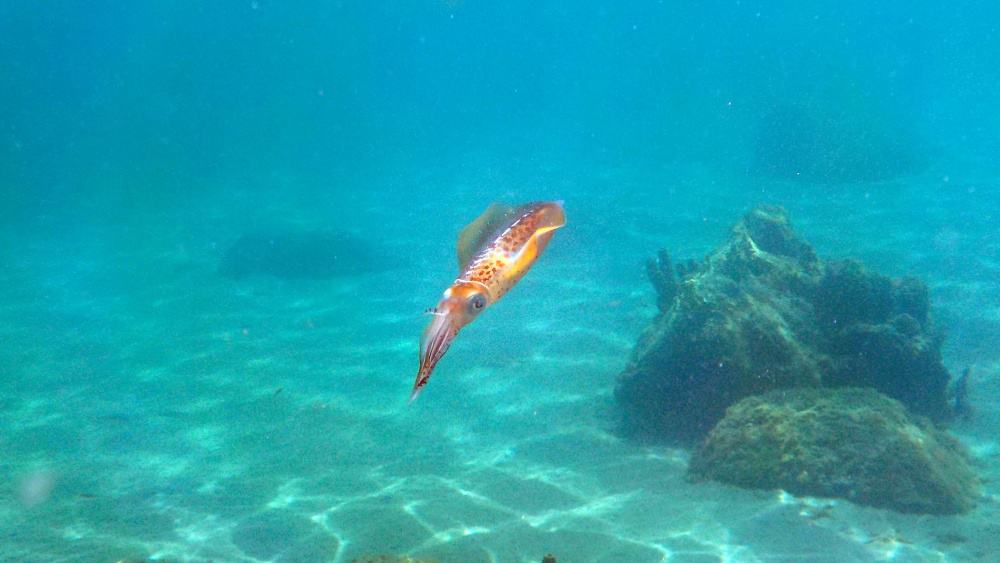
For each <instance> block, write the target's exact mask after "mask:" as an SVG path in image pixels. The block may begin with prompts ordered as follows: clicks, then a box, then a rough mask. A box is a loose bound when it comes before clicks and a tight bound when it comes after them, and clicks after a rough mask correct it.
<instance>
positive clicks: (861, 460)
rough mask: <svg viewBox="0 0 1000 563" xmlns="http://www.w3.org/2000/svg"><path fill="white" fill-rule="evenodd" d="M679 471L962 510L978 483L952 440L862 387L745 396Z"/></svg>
mask: <svg viewBox="0 0 1000 563" xmlns="http://www.w3.org/2000/svg"><path fill="white" fill-rule="evenodd" d="M688 473H689V475H690V476H691V477H692V478H694V479H713V480H717V481H721V482H724V483H729V484H732V485H738V486H741V487H747V488H757V489H779V488H780V489H784V490H787V491H789V492H791V493H793V494H805V495H816V496H826V497H840V498H845V499H848V500H851V501H853V502H856V503H858V504H865V505H870V506H876V507H883V508H891V509H895V510H898V511H901V512H917V513H931V514H955V513H961V512H966V511H968V510H969V509H970V508H971V507H972V506H973V504H974V500H975V498H976V495H977V487H978V484H977V479H976V476H975V474H974V473H973V471H972V470H971V469H970V467H969V464H968V460H967V454H966V452H965V450H964V448H963V447H962V446H961V444H960V443H958V441H956V440H955V439H954V438H951V437H950V436H948V435H946V434H944V433H943V432H941V431H939V430H937V429H935V428H934V426H933V425H932V424H931V423H930V421H928V420H927V419H925V418H923V417H919V416H914V415H910V414H908V413H907V412H906V409H905V408H904V407H903V405H902V404H900V403H899V402H898V401H895V400H893V399H890V398H888V397H886V396H884V395H882V394H880V393H878V392H876V391H874V390H872V389H862V388H841V389H795V390H781V391H772V392H770V393H767V394H765V395H761V396H756V397H750V398H747V399H744V400H742V401H740V402H739V403H737V404H736V405H734V406H732V407H730V408H729V410H728V412H727V413H726V416H725V418H723V419H722V421H721V422H720V423H719V424H718V425H717V426H716V427H715V428H714V429H713V430H712V431H711V433H710V434H709V435H708V437H707V438H706V439H705V441H704V443H702V445H701V446H700V447H699V448H698V449H697V450H696V451H695V453H694V454H693V456H692V457H691V463H690V466H689V468H688Z"/></svg>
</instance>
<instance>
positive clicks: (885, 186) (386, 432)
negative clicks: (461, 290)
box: [0, 0, 1000, 562]
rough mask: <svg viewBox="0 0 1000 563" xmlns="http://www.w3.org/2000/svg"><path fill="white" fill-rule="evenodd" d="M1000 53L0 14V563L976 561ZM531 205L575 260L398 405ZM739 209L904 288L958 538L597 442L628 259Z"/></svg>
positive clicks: (772, 27) (764, 5) (562, 257)
mask: <svg viewBox="0 0 1000 563" xmlns="http://www.w3.org/2000/svg"><path fill="white" fill-rule="evenodd" d="M998 29H1000V7H997V5H996V4H995V3H993V2H986V1H981V2H980V1H968V2H958V3H955V4H949V5H943V4H940V3H934V2H901V1H898V0H893V1H890V2H881V3H874V4H873V3H870V2H857V1H841V2H755V1H747V0H739V1H733V0H728V1H707V2H700V3H697V4H689V3H684V2H669V1H666V2H665V1H636V2H599V1H595V0H581V1H579V2H537V1H536V2H527V1H520V0H514V1H509V2H502V3H501V2H481V1H474V0H426V1H407V2H386V3H379V2H360V1H359V2H350V1H346V2H315V3H297V2H272V1H268V0H256V1H243V0H241V1H239V2H201V1H191V0H178V1H174V2H144V3H136V2H112V1H106V0H95V1H91V2H56V1H51V2H23V1H8V2H3V3H0V477H2V481H3V485H2V487H0V560H3V561H24V562H35V561H38V562H48V561H109V562H110V561H119V560H129V561H143V560H148V559H153V560H169V561H208V560H211V561H339V562H347V561H352V560H363V559H362V558H363V557H373V556H376V555H379V554H384V555H385V556H386V559H384V560H385V561H390V560H393V561H394V560H397V559H389V557H400V558H402V557H406V556H409V557H413V558H415V559H416V558H419V559H421V560H424V559H426V560H436V561H442V562H452V561H456V562H477V561H500V562H506V561H526V562H527V561H541V560H542V557H543V556H545V555H546V554H548V553H551V554H553V555H554V556H555V557H556V558H557V559H558V561H561V562H576V561H605V562H617V561H622V562H626V561H627V562H638V561H651V562H652V561H663V560H669V561H682V562H711V561H878V560H890V559H891V560H900V561H994V560H997V558H998V557H1000V555H998V554H1000V506H998V499H1000V444H998V436H1000V403H998V399H1000V228H998V225H1000V161H998V159H997V155H998V154H1000V152H998V151H1000V94H998V89H997V84H998V83H1000V65H998V64H996V61H997V60H1000V37H998ZM535 200H564V201H565V209H566V215H567V220H568V222H567V225H566V227H565V228H563V229H560V230H559V231H558V232H557V233H556V234H555V237H554V238H553V240H552V241H551V243H550V244H549V246H548V249H547V250H546V253H545V255H544V256H542V258H541V259H540V260H539V261H538V263H537V264H536V265H535V267H534V268H533V270H532V271H531V272H530V273H529V274H528V275H527V276H526V277H525V279H524V280H523V281H521V282H520V283H519V284H518V287H516V288H515V289H513V290H512V291H511V292H510V294H509V295H508V296H506V297H505V298H504V299H503V300H502V301H501V302H500V303H498V304H497V305H495V306H494V307H491V309H490V310H489V312H487V313H484V315H483V317H482V318H481V319H479V320H478V321H477V322H476V323H475V324H473V325H471V326H469V327H468V328H466V329H465V330H464V331H463V332H462V334H461V336H460V337H459V338H458V339H456V342H455V344H454V346H453V347H452V349H451V351H450V352H449V354H448V355H447V356H446V357H445V358H444V359H443V360H442V361H441V363H440V365H439V367H438V368H437V370H436V373H435V376H434V378H432V380H431V382H430V384H429V385H428V387H427V388H426V390H425V391H424V392H423V394H422V395H421V397H420V399H419V400H418V401H416V402H415V403H413V404H411V405H408V404H407V399H408V398H409V393H410V387H411V386H412V383H413V377H414V374H415V372H416V368H417V351H418V342H419V338H420V334H421V331H422V330H423V328H424V325H425V324H426V322H427V317H426V316H425V315H424V314H423V311H424V310H425V309H426V308H427V307H430V306H433V305H434V304H435V303H436V302H437V300H438V299H439V297H440V294H441V291H442V290H443V289H444V288H445V287H447V286H448V284H450V283H451V282H452V281H453V280H454V276H455V273H456V272H455V257H454V252H455V242H456V237H457V233H458V231H459V230H460V229H461V228H462V227H463V226H464V225H465V224H467V223H468V222H470V221H471V220H473V219H474V218H475V217H476V216H477V215H478V214H479V213H480V212H481V211H482V210H483V209H485V208H486V207H487V206H488V205H489V204H490V203H492V202H494V201H501V202H506V203H511V204H518V203H524V202H528V201H535ZM760 204H771V205H779V206H781V207H783V208H784V209H786V210H787V212H788V217H789V220H790V221H791V224H792V225H793V226H794V228H795V230H796V232H797V233H798V234H799V235H800V236H801V237H802V238H803V239H804V240H806V241H808V243H809V244H811V245H812V246H813V248H814V249H815V251H816V253H817V254H818V255H819V256H821V257H823V258H831V259H839V258H854V259H857V260H859V261H860V262H862V263H864V264H865V265H866V267H867V268H870V269H871V270H872V271H876V272H879V273H881V274H884V275H887V276H893V277H901V276H912V277H916V278H920V279H921V280H923V282H924V283H926V285H927V287H928V289H929V295H930V305H931V314H932V316H933V318H934V323H935V326H936V327H937V329H940V331H941V334H942V335H943V338H944V340H943V341H942V347H941V354H942V356H941V357H942V360H943V363H944V365H945V366H946V367H947V368H948V370H949V371H950V373H951V376H952V378H957V377H958V376H959V375H960V374H962V373H965V372H966V370H968V372H967V373H969V374H970V375H969V377H968V380H967V382H966V383H965V384H964V385H963V392H962V393H963V394H962V396H963V397H966V400H967V402H968V405H969V407H968V410H969V412H970V414H968V415H967V416H963V417H956V418H954V419H952V420H949V421H947V423H946V425H945V426H944V428H946V432H948V433H949V434H951V435H953V436H955V437H956V438H958V440H959V441H960V442H961V443H962V444H964V446H965V448H966V449H967V450H968V456H969V459H970V465H971V467H972V468H973V470H974V471H975V473H976V474H977V476H978V478H979V479H980V489H979V491H978V493H977V494H978V497H977V498H976V502H975V506H974V507H972V508H971V509H970V510H968V511H965V512H963V513H961V514H952V515H932V514H931V515H929V514H914V513H902V512H897V511H894V510H891V509H885V508H873V507H869V506H862V505H860V504H855V503H852V502H850V501H848V500H844V499H828V498H822V497H808V496H795V495H792V494H789V493H787V492H782V491H781V490H774V489H766V488H765V489H752V488H737V487H733V486H730V485H725V484H720V483H716V482H712V481H707V482H698V481H694V480H692V479H690V478H689V477H688V476H687V473H686V471H687V466H688V460H689V459H690V456H691V451H692V450H691V448H690V447H688V446H685V445H679V444H674V443H668V442H658V441H655V440H653V441H649V440H637V439H634V438H632V437H630V436H628V435H627V433H625V432H622V431H621V427H620V419H621V412H620V410H621V409H620V405H619V404H618V402H617V401H616V399H615V389H616V381H617V380H618V377H619V374H621V373H622V371H623V370H624V369H625V368H626V366H627V365H628V363H629V361H630V358H631V356H632V354H633V350H634V348H635V346H636V343H637V340H638V339H639V338H640V335H641V334H642V333H643V331H644V330H645V329H646V327H647V326H648V325H649V324H650V322H652V321H653V320H654V318H655V317H656V316H657V314H658V312H657V294H656V291H655V290H654V287H653V285H651V284H650V283H649V280H647V277H646V275H647V272H646V266H645V264H646V261H647V259H649V258H650V257H653V256H655V255H656V252H657V251H658V250H659V249H661V248H667V249H669V251H670V253H671V255H672V256H673V257H674V258H675V260H688V259H701V258H702V257H703V256H705V255H706V254H708V253H709V252H711V251H712V250H713V249H714V248H717V247H718V246H719V245H721V244H722V243H723V242H724V241H725V240H726V239H727V237H728V236H729V230H730V227H731V226H732V225H733V224H735V223H737V222H738V221H739V220H740V218H741V217H743V216H744V215H745V214H746V213H747V212H748V211H750V210H751V209H753V208H755V207H756V206H758V205H760ZM274 241H279V242H280V241H286V242H284V243H282V244H283V246H282V248H286V249H288V250H286V251H280V252H278V251H274V246H275V242H274ZM289 241H290V242H289ZM269 253H270V254H269ZM324 264H325V266H324ZM966 394H967V396H966ZM398 560H400V561H402V560H405V559H398Z"/></svg>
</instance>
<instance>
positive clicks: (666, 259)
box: [646, 250, 677, 311]
mask: <svg viewBox="0 0 1000 563" xmlns="http://www.w3.org/2000/svg"><path fill="white" fill-rule="evenodd" d="M646 275H647V276H648V277H649V282H650V283H651V284H653V289H655V290H656V295H657V296H658V297H657V300H656V305H657V306H658V307H659V308H660V311H665V310H667V309H668V308H669V307H670V305H671V304H673V302H674V297H675V296H676V295H677V276H676V274H675V273H674V266H673V262H671V260H670V254H668V253H667V251H666V250H661V251H660V252H659V253H658V254H657V256H656V260H649V261H647V262H646Z"/></svg>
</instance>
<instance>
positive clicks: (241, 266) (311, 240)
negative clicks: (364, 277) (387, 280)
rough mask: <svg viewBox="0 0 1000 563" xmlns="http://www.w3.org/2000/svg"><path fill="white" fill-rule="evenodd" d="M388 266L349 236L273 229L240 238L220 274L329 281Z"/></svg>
mask: <svg viewBox="0 0 1000 563" xmlns="http://www.w3.org/2000/svg"><path fill="white" fill-rule="evenodd" d="M389 263H390V262H389V260H388V259H387V257H386V256H385V255H383V253H381V252H380V250H379V249H378V248H377V247H376V246H375V245H374V244H372V243H370V242H369V241H367V240H365V239H362V238H359V237H355V236H353V235H351V234H349V233H342V232H335V231H296V230H274V231H268V232H257V233H249V234H245V235H243V236H241V237H240V238H239V239H238V240H237V241H236V242H235V243H233V245H232V246H230V247H229V248H228V249H227V250H226V252H225V254H224V255H223V256H222V260H221V262H220V263H219V272H220V273H221V274H223V275H224V276H227V277H232V278H243V277H246V276H251V275H269V276H274V277H278V278H283V279H327V278H332V277H335V276H354V275H361V274H366V273H374V272H379V271H384V270H386V269H388V265H389Z"/></svg>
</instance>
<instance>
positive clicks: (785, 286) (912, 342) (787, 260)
mask: <svg viewBox="0 0 1000 563" xmlns="http://www.w3.org/2000/svg"><path fill="white" fill-rule="evenodd" d="M670 263H671V262H670V259H669V256H667V255H666V253H665V252H662V253H661V254H660V256H659V259H658V260H657V261H654V262H650V265H649V267H648V273H649V276H650V279H651V281H652V282H653V285H654V288H655V289H656V290H657V293H658V305H659V308H660V313H659V315H658V316H657V317H656V318H655V319H654V320H653V322H652V323H651V325H650V326H649V327H648V328H647V329H646V330H645V332H644V333H643V335H642V336H641V338H640V340H639V342H638V344H637V345H636V348H635V351H634V353H633V356H632V358H631V361H630V362H629V364H628V365H627V366H626V368H625V370H624V371H623V372H622V373H621V374H620V376H619V378H618V382H617V386H616V389H615V397H616V400H617V403H618V405H619V407H620V411H621V413H622V418H623V421H622V422H623V430H624V431H625V432H626V433H628V434H632V435H634V436H649V437H654V438H659V439H669V440H675V441H681V442H689V443H691V442H696V441H697V440H698V439H700V438H701V437H703V436H704V435H705V434H706V433H707V432H708V431H709V430H710V429H711V428H712V427H713V426H714V425H715V424H716V423H717V422H718V421H719V420H720V419H721V418H722V416H723V414H724V412H725V409H726V408H727V407H729V406H730V405H732V404H734V403H735V402H737V401H739V400H740V399H743V398H744V397H747V396H750V395H756V394H760V393H765V392H767V391H770V390H773V389H782V388H797V387H839V386H861V387H874V388H876V389H878V390H879V391H882V392H883V393H886V394H887V395H889V396H892V397H894V398H897V399H899V400H900V401H902V402H903V403H905V404H906V406H907V407H909V408H910V409H912V410H913V411H914V412H916V413H918V414H922V415H926V416H929V417H931V418H932V419H935V420H942V419H946V418H947V417H949V416H950V414H951V407H950V405H949V403H948V400H947V384H948V379H949V374H948V372H947V370H946V369H945V368H944V366H943V365H942V363H941V356H940V348H941V339H940V338H939V337H938V336H937V334H936V332H935V331H934V328H933V324H932V322H931V319H930V316H929V312H928V310H929V305H928V302H929V301H928V295H927V290H926V288H925V287H924V285H923V284H922V283H921V282H920V281H918V280H915V279H903V280H892V279H890V278H887V277H885V276H881V275H878V274H875V273H872V272H869V271H867V270H866V269H865V268H864V267H863V266H861V265H860V264H858V263H856V262H852V261H833V262H825V261H822V260H820V259H819V258H818V257H817V256H816V254H815V252H814V251H813V250H812V248H811V247H810V246H809V245H808V244H807V243H806V242H804V241H803V240H802V239H800V238H799V237H798V236H797V235H796V234H795V232H794V231H793V230H792V228H791V226H790V224H789V222H788V219H787V216H786V214H785V212H784V210H782V209H780V208H777V207H769V206H764V207H759V208H757V209H754V210H753V211H751V212H750V213H748V214H747V215H746V216H745V217H744V218H743V219H742V220H741V221H740V222H739V223H737V224H736V225H735V226H734V227H733V229H732V233H731V235H730V238H729V240H728V242H726V244H724V245H723V246H722V247H720V248H719V249H717V250H716V251H714V252H713V253H712V254H711V255H709V256H708V257H707V258H705V259H704V260H702V261H700V262H697V263H695V264H693V265H686V266H684V267H683V268H676V272H673V271H671V269H670V268H671V267H670Z"/></svg>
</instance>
